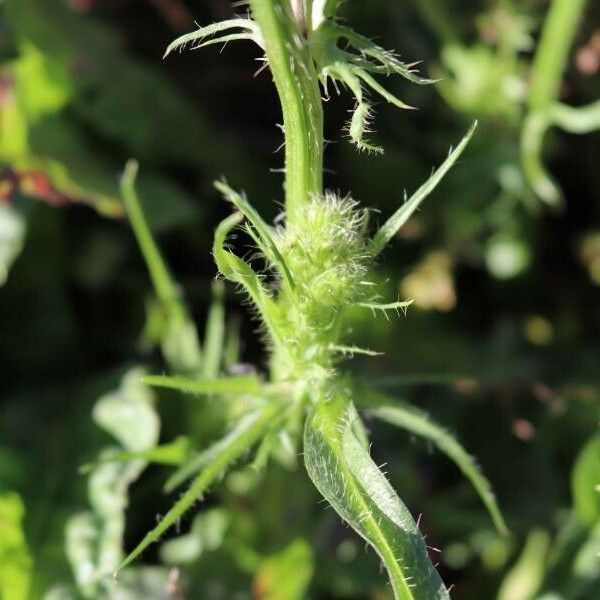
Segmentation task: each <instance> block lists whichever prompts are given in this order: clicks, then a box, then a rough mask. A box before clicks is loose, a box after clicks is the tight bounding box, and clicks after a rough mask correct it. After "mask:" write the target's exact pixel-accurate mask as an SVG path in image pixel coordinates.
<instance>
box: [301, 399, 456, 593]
mask: <svg viewBox="0 0 600 600" xmlns="http://www.w3.org/2000/svg"><path fill="white" fill-rule="evenodd" d="M353 412H354V411H353V409H352V406H351V404H350V403H349V402H348V401H347V400H344V399H341V398H336V399H334V400H332V401H330V402H321V403H319V404H316V405H315V406H313V408H312V409H311V412H310V414H309V416H308V419H307V422H306V427H305V432H304V460H305V464H306V469H307V471H308V474H309V475H310V478H311V479H312V481H313V483H314V484H315V486H316V487H317V489H318V490H319V491H320V492H321V494H323V496H324V497H325V498H326V500H327V501H328V502H329V503H330V504H331V505H332V506H333V507H334V508H335V510H336V511H337V512H338V514H339V515H340V516H341V517H342V518H343V519H344V520H346V521H347V522H348V523H349V524H350V525H351V526H352V528H353V529H354V530H355V531H356V532H357V533H358V534H359V535H360V536H361V537H363V538H364V539H365V540H366V541H367V542H369V544H371V545H372V546H373V548H374V549H375V550H376V552H377V554H378V555H379V557H380V558H381V560H382V561H383V564H384V565H385V568H386V569H387V571H388V575H389V578H390V581H391V584H392V589H393V591H394V594H395V597H396V599H401V600H407V599H410V600H420V599H421V598H431V599H434V598H449V595H448V592H447V590H446V587H445V586H444V583H443V582H442V580H441V579H440V576H439V575H438V573H437V572H436V570H435V568H434V567H433V565H432V564H431V562H430V560H429V557H428V555H427V549H426V547H425V543H424V541H423V538H422V536H421V533H420V532H419V530H418V528H417V525H416V523H415V521H414V520H413V518H412V516H411V514H410V512H409V511H408V509H407V508H406V507H405V506H404V504H403V503H402V502H401V500H400V498H398V496H397V494H396V492H395V491H394V490H393V488H392V487H391V486H390V484H389V482H388V481H387V479H386V478H385V476H384V474H383V473H382V472H381V471H380V470H379V469H378V468H377V466H376V465H375V463H373V461H372V460H371V457H370V456H369V454H368V451H367V450H365V448H364V447H363V446H362V445H361V443H360V442H359V441H358V440H357V438H356V436H355V435H354V432H353V428H352V423H351V419H352V418H357V417H356V415H353Z"/></svg>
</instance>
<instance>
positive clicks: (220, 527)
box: [160, 508, 231, 566]
mask: <svg viewBox="0 0 600 600" xmlns="http://www.w3.org/2000/svg"><path fill="white" fill-rule="evenodd" d="M230 522H231V515H230V514H229V513H228V512H227V511H226V510H225V509H223V508H210V509H208V510H205V511H202V512H201V513H200V514H199V515H198V516H197V517H195V518H194V522H193V523H192V527H191V530H190V532H189V533H187V534H185V535H180V536H178V537H176V538H174V539H172V540H168V541H166V542H165V543H164V544H162V546H161V548H160V558H161V560H162V562H163V563H165V564H167V565H176V566H181V565H182V564H190V563H192V562H194V561H196V560H198V558H199V557H200V556H201V555H202V554H203V553H205V552H214V551H215V550H218V549H219V548H220V547H221V546H222V545H223V541H224V539H225V535H226V533H227V529H228V528H229V525H230Z"/></svg>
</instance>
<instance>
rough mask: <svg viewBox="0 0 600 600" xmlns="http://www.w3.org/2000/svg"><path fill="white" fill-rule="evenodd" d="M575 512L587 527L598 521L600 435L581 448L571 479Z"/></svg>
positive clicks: (599, 502) (599, 509)
mask: <svg viewBox="0 0 600 600" xmlns="http://www.w3.org/2000/svg"><path fill="white" fill-rule="evenodd" d="M571 487H572V490H573V501H574V504H575V510H576V511H577V514H578V515H579V517H580V519H581V520H582V521H583V522H584V523H585V524H586V525H588V526H590V525H593V524H594V523H595V522H596V521H598V519H600V434H596V435H595V436H594V437H592V439H591V440H590V441H589V442H588V443H587V444H586V445H585V446H584V447H583V449H582V450H581V452H580V453H579V456H578V457H577V460H576V462H575V467H574V469H573V475H572V479H571Z"/></svg>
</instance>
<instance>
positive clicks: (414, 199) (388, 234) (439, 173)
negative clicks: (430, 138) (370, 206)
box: [372, 121, 477, 256]
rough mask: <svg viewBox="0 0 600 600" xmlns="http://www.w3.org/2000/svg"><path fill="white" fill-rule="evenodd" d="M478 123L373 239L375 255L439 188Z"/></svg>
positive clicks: (474, 124) (475, 124)
mask: <svg viewBox="0 0 600 600" xmlns="http://www.w3.org/2000/svg"><path fill="white" fill-rule="evenodd" d="M476 127H477V121H475V122H474V123H473V125H472V126H471V128H470V129H469V131H468V132H467V134H466V135H465V137H464V138H463V139H462V140H461V142H460V143H459V144H458V146H457V147H456V148H455V149H454V150H453V151H452V152H451V153H450V154H449V155H448V158H447V159H446V160H445V161H444V162H443V163H442V165H441V166H440V167H439V168H438V169H437V170H436V171H434V172H433V174H432V175H431V177H430V178H429V179H428V180H427V181H426V182H425V183H424V184H423V185H422V186H421V187H420V188H419V189H418V190H417V191H416V192H415V193H414V194H413V195H412V196H411V197H410V199H409V200H408V201H407V202H405V203H404V204H403V205H402V206H401V207H400V208H399V209H398V210H397V211H396V212H395V213H394V214H393V215H392V216H391V217H390V218H389V219H388V220H387V221H386V222H385V223H384V224H383V226H382V227H381V229H380V230H379V231H378V232H377V234H376V235H375V237H374V238H373V245H372V250H373V253H374V255H375V256H376V255H377V254H379V253H380V252H381V251H382V250H383V249H384V248H385V246H386V245H387V244H388V242H389V241H390V240H391V239H392V238H393V237H394V236H395V235H396V233H397V232H398V231H399V229H400V228H401V227H402V226H403V225H404V224H405V223H406V221H408V219H409V218H410V217H411V216H412V214H413V213H414V212H415V210H417V208H418V207H419V205H420V204H421V202H423V200H424V199H425V198H427V196H429V194H431V192H433V190H434V189H435V188H436V187H437V185H438V184H439V183H440V181H441V180H442V179H443V178H444V176H445V175H446V173H447V172H448V171H449V170H450V168H451V167H452V165H454V163H455V162H456V161H457V159H458V157H459V156H460V155H461V154H462V153H463V151H464V149H465V148H466V146H467V144H468V143H469V140H470V139H471V137H472V136H473V133H474V131H475V128H476Z"/></svg>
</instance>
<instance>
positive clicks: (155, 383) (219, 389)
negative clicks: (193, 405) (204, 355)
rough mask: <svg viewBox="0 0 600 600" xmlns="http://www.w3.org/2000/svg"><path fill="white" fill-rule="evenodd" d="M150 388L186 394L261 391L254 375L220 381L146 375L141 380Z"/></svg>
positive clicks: (224, 378) (249, 392)
mask: <svg viewBox="0 0 600 600" xmlns="http://www.w3.org/2000/svg"><path fill="white" fill-rule="evenodd" d="M142 381H143V382H144V383H145V384H146V385H150V386H152V387H159V388H165V389H169V390H178V391H180V392H184V393H186V394H198V395H200V394H202V395H208V394H258V393H259V392H260V390H261V382H260V379H259V378H258V377H257V376H256V375H240V376H239V377H222V378H220V379H188V378H186V377H169V376H168V375H147V376H146V377H144V378H143V379H142Z"/></svg>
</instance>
